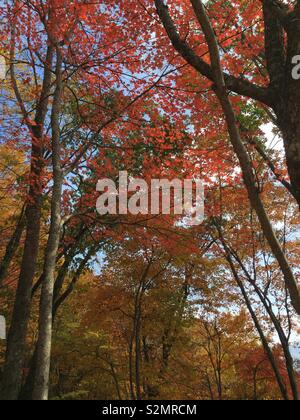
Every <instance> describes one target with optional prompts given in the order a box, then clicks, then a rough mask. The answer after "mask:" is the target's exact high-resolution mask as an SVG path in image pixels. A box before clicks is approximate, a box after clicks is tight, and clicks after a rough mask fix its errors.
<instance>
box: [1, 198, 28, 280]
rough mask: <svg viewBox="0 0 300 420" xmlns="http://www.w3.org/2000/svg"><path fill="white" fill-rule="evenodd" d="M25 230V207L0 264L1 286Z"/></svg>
mask: <svg viewBox="0 0 300 420" xmlns="http://www.w3.org/2000/svg"><path fill="white" fill-rule="evenodd" d="M24 228H25V206H24V207H23V209H22V212H21V215H20V217H19V220H18V223H17V226H16V228H15V231H14V233H13V235H12V237H11V239H10V241H9V242H8V244H7V247H6V250H5V254H4V257H3V259H2V261H1V263H0V286H1V283H2V281H3V280H4V279H5V277H6V276H7V272H8V269H9V266H10V263H11V261H12V259H13V258H14V255H15V253H16V251H17V249H18V247H19V245H20V240H21V237H22V234H23V232H24Z"/></svg>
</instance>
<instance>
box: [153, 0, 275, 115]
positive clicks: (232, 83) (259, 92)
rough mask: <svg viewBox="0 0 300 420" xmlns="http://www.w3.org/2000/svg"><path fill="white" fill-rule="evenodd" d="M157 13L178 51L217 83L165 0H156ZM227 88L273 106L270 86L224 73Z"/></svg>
mask: <svg viewBox="0 0 300 420" xmlns="http://www.w3.org/2000/svg"><path fill="white" fill-rule="evenodd" d="M155 5H156V9H157V13H158V15H159V17H160V20H161V22H162V23H163V25H164V28H165V30H166V32H167V34H168V36H169V38H170V41H171V42H172V44H173V46H174V48H175V49H176V51H177V52H178V53H179V54H180V55H181V56H182V57H183V58H184V59H185V60H186V61H187V62H188V63H189V64H190V65H191V66H192V67H193V68H194V69H196V70H197V71H198V72H199V73H201V74H202V75H203V76H205V77H207V78H208V79H209V80H211V81H212V82H213V83H215V80H214V76H213V71H212V68H211V66H210V65H209V64H207V63H206V62H205V61H204V60H202V59H201V58H200V57H199V56H198V55H197V54H196V53H195V52H194V50H193V49H192V48H191V47H190V46H189V45H188V44H187V43H186V41H184V40H183V39H181V37H180V35H179V33H178V31H177V28H176V26H175V24H174V22H173V20H172V18H171V16H170V14H169V11H168V7H167V6H165V5H164V2H163V0H155ZM223 77H224V79H225V82H226V86H227V88H228V89H229V90H230V91H232V92H235V93H237V94H239V95H242V96H246V97H249V98H252V99H254V100H257V101H259V102H262V103H264V104H265V105H267V106H270V107H272V106H273V101H272V98H271V95H270V90H269V89H268V88H264V87H260V86H257V85H255V84H253V83H250V82H248V81H247V80H245V79H241V78H237V77H234V76H232V75H229V74H227V73H223Z"/></svg>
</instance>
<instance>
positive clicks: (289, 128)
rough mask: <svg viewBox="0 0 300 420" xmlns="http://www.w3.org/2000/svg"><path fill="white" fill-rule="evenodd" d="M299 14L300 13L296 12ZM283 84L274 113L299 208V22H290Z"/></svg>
mask: <svg viewBox="0 0 300 420" xmlns="http://www.w3.org/2000/svg"><path fill="white" fill-rule="evenodd" d="M298 13H300V12H298ZM287 34H288V48H287V61H286V63H287V64H286V71H285V82H284V83H283V85H282V88H281V89H282V92H281V94H280V96H279V97H280V98H282V100H281V101H280V100H279V101H278V103H277V105H276V107H275V112H276V115H277V118H278V123H279V127H280V129H281V132H282V135H283V139H284V147H285V154H286V161H287V167H288V172H289V175H290V179H291V184H292V186H293V188H294V190H295V191H296V194H297V201H298V204H299V206H300V80H296V79H295V78H293V66H294V65H293V58H294V57H295V56H300V42H299V39H300V20H299V17H298V19H293V20H291V21H290V23H289V25H288V28H287Z"/></svg>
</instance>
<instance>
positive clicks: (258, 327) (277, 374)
mask: <svg viewBox="0 0 300 420" xmlns="http://www.w3.org/2000/svg"><path fill="white" fill-rule="evenodd" d="M219 233H220V239H221V242H222V245H223V248H224V251H225V252H226V259H227V261H228V263H229V265H230V268H231V271H232V274H233V277H234V279H235V281H236V283H237V285H238V286H239V288H240V290H241V292H242V295H243V298H244V301H245V304H246V306H247V309H248V311H249V313H250V315H251V318H252V320H253V323H254V325H255V328H256V330H257V332H258V334H259V337H260V340H261V342H262V345H263V348H264V350H265V352H266V355H267V356H268V359H269V362H270V364H271V366H272V369H273V372H274V375H275V378H276V381H277V383H278V387H279V389H280V392H281V395H282V397H283V399H284V400H286V401H288V400H289V395H288V392H287V388H286V385H285V383H284V380H283V378H282V376H281V373H280V370H279V368H278V366H277V363H276V360H275V357H274V355H273V352H272V350H271V348H270V346H269V343H268V340H267V338H266V336H265V334H264V332H263V329H262V327H261V325H260V322H259V320H258V318H257V316H256V313H255V311H254V309H253V308H252V305H251V302H250V299H249V297H248V294H247V292H246V289H245V287H244V284H243V282H242V281H241V279H240V277H239V275H238V273H237V270H236V268H235V266H234V263H233V261H232V258H231V255H230V250H229V249H228V247H227V245H226V243H225V240H224V238H223V236H222V234H221V232H220V230H219Z"/></svg>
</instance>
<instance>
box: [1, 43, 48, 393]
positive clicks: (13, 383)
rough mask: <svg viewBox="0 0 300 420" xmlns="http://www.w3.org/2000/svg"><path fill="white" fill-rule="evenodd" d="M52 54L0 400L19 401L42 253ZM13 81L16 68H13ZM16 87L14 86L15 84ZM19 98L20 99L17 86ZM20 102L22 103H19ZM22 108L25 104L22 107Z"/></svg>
mask: <svg viewBox="0 0 300 420" xmlns="http://www.w3.org/2000/svg"><path fill="white" fill-rule="evenodd" d="M52 57H53V51H52V47H48V50H47V58H46V63H45V71H44V81H43V88H42V93H41V97H40V102H39V104H38V108H37V113H36V118H35V124H36V125H34V126H32V127H31V133H32V137H33V139H32V151H31V168H30V188H29V192H28V202H27V205H26V212H25V216H26V237H25V244H24V251H23V257H22V262H21V271H20V277H19V282H18V287H17V292H16V297H15V302H14V309H13V314H12V319H11V324H10V329H9V333H8V340H7V350H6V358H5V365H4V371H3V379H2V390H1V393H0V398H1V399H3V400H16V399H17V398H18V394H19V391H20V387H21V382H22V368H23V361H24V354H25V344H26V335H27V327H28V322H29V317H30V308H31V289H32V283H33V278H34V275H35V271H36V261H37V257H38V251H39V237H40V220H41V203H42V181H41V178H42V172H43V167H44V160H43V131H44V122H45V118H46V114H47V110H48V100H49V94H50V90H51V66H52ZM11 72H12V79H13V80H14V70H13V65H12V68H11ZM13 84H14V83H13ZM15 90H16V96H17V97H18V94H19V93H18V90H17V87H16V88H15ZM19 102H20V100H19ZM20 106H21V108H22V104H20Z"/></svg>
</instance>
